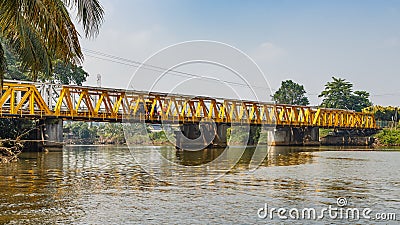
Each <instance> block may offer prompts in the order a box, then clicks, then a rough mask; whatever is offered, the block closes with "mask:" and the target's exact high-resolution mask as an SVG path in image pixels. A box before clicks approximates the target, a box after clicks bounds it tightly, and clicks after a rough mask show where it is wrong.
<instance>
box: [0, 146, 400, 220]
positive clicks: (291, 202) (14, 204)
mask: <svg viewBox="0 0 400 225" xmlns="http://www.w3.org/2000/svg"><path fill="white" fill-rule="evenodd" d="M149 149H153V150H154V149H157V151H159V152H161V153H162V154H161V155H164V156H165V155H167V156H168V157H170V158H171V159H170V160H172V161H174V163H176V164H181V165H185V166H186V167H183V168H182V169H181V170H182V171H180V169H179V167H178V169H176V168H174V169H171V168H169V167H168V166H163V167H160V168H157V169H155V170H154V171H155V172H154V171H153V172H154V173H153V175H154V174H156V175H159V177H157V176H156V177H154V176H152V175H149V173H148V172H146V171H145V169H143V167H142V166H141V165H140V164H139V163H137V162H136V161H135V159H134V157H133V156H132V152H131V151H130V150H129V149H128V148H127V147H124V146H121V147H116V146H66V147H64V149H63V151H59V152H48V153H23V154H21V155H20V161H18V162H16V163H12V164H7V165H0V190H1V191H0V223H1V224H3V223H10V224H54V223H66V224H71V223H73V224H254V223H259V224H271V223H277V224H281V223H289V222H290V223H297V224H308V223H319V224H327V223H335V224H348V223H350V222H356V223H359V224H376V223H378V222H382V224H396V223H398V222H399V221H400V175H399V172H400V151H399V150H400V149H382V150H381V151H369V150H368V149H364V148H336V147H320V148H319V147H310V148H306V147H274V148H271V149H269V150H268V149H267V148H265V151H268V156H267V158H266V159H265V160H264V161H263V162H262V163H261V165H260V166H259V167H258V168H257V169H256V170H254V171H250V170H249V169H248V167H249V161H250V159H251V157H252V153H254V149H252V148H249V149H247V150H246V151H245V154H243V155H242V156H241V158H240V159H239V161H238V162H237V164H236V165H235V166H234V168H232V169H231V170H230V171H229V172H228V173H226V174H224V172H225V171H223V170H222V169H221V170H219V169H218V168H217V167H209V166H206V167H204V166H202V165H206V164H207V163H208V162H210V161H212V160H213V159H214V158H216V156H219V155H221V152H222V151H223V150H221V151H219V150H205V151H201V152H176V150H175V149H174V148H171V147H145V146H143V147H141V148H140V150H141V151H142V150H143V152H144V153H145V152H146V150H149ZM333 150H334V151H333ZM227 151H233V150H232V149H228V150H227ZM134 154H135V153H134ZM233 155H234V154H233ZM168 157H167V158H168ZM224 157H225V158H224V159H225V160H228V161H229V160H230V159H229V157H235V156H230V155H229V154H228V155H226V156H224ZM223 161H224V160H222V161H221V163H223ZM154 162H157V160H154ZM150 164H151V163H150ZM151 165H152V164H151ZM187 167H190V168H195V169H194V170H192V171H191V172H190V173H191V174H190V176H189V177H191V179H194V178H199V177H204V176H205V175H204V174H203V173H205V172H204V171H207V174H206V175H207V176H208V175H210V174H211V175H215V174H218V173H221V172H222V174H221V176H216V177H215V179H213V180H210V181H209V182H205V183H204V182H203V183H198V184H197V183H192V184H193V185H185V184H184V185H174V184H169V183H167V182H166V181H165V179H164V178H166V176H165V175H163V176H161V174H162V173H166V174H167V173H169V174H170V176H171V177H172V176H173V177H185V174H186V175H187V172H188V171H186V169H185V168H187ZM214 169H215V171H211V170H214ZM160 171H161V172H160ZM193 171H195V172H193ZM196 171H197V172H196ZM213 172H215V173H213ZM150 173H151V172H150ZM167 178H168V177H167ZM160 179H161V180H160ZM163 179H164V180H163ZM203 181H204V180H203ZM338 198H339V199H340V200H338ZM338 201H342V202H338ZM339 203H340V204H342V203H345V204H344V205H339V206H341V207H339V206H338V204H339ZM266 206H267V207H266ZM328 207H336V208H339V209H340V208H342V209H346V208H349V207H351V208H357V209H359V210H360V211H361V210H364V209H365V208H369V209H370V210H371V212H370V213H367V214H368V215H367V214H366V216H371V218H368V217H362V218H359V220H357V221H355V220H354V219H355V218H354V217H353V218H348V217H345V216H344V217H343V215H342V218H338V216H337V215H336V216H335V215H333V216H332V215H330V216H328V215H327V214H324V215H325V217H324V218H321V219H313V218H300V219H297V218H296V216H299V217H301V213H300V212H301V211H302V210H303V209H304V208H315V209H316V212H317V214H318V213H319V212H321V211H320V210H321V209H322V208H328ZM271 208H276V209H278V208H281V209H283V210H284V209H286V210H287V211H286V212H285V213H282V214H281V216H283V217H282V218H279V217H278V214H275V215H274V214H273V213H274V212H273V213H272V214H268V213H267V215H265V212H269V210H270V209H271ZM290 209H296V210H297V211H299V214H296V212H297V211H296V210H292V211H291V213H292V214H289V213H288V211H289V210H290ZM337 212H339V211H337ZM321 214H322V213H321ZM378 214H379V215H380V216H381V217H382V215H383V216H385V217H387V218H388V217H390V216H393V214H396V215H395V216H396V219H397V220H395V221H394V220H393V217H391V218H389V219H386V220H383V221H378V220H377V219H375V217H377V215H378ZM271 215H273V216H272V218H271V217H270V216H271ZM284 216H286V217H289V218H287V219H286V218H284ZM290 216H293V217H290ZM317 216H320V215H317ZM264 217H265V218H264ZM352 219H353V220H352Z"/></svg>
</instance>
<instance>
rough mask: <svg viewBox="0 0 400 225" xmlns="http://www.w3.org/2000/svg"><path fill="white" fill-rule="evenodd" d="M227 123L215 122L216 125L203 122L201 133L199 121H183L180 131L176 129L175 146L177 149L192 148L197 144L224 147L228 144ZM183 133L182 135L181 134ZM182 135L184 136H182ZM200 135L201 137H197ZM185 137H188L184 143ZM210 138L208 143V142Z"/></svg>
mask: <svg viewBox="0 0 400 225" xmlns="http://www.w3.org/2000/svg"><path fill="white" fill-rule="evenodd" d="M228 128H229V125H228V124H225V123H217V124H216V127H213V126H212V125H211V124H207V123H203V124H202V129H203V131H204V132H205V134H202V133H201V130H200V127H199V123H185V124H182V125H181V126H180V131H176V133H175V134H176V135H175V136H176V147H177V148H178V149H181V148H183V149H185V148H187V149H192V148H193V147H194V148H197V147H199V146H203V147H218V148H225V147H226V146H227V144H228V140H227V131H228ZM181 134H183V135H181ZM183 136H184V137H183ZM200 136H202V138H200V139H198V138H199V137H200ZM185 137H186V138H187V139H190V141H188V142H187V143H185V140H184V139H185ZM208 140H212V141H211V143H210V144H208V143H209V142H210V141H208Z"/></svg>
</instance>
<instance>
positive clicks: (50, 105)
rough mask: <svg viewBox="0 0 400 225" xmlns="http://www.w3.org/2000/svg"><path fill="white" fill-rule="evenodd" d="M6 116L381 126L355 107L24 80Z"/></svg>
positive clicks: (0, 104)
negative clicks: (293, 103) (221, 97)
mask: <svg viewBox="0 0 400 225" xmlns="http://www.w3.org/2000/svg"><path fill="white" fill-rule="evenodd" d="M0 117H2V118H10V117H12V118H19V117H22V118H33V119H40V118H43V119H45V118H60V119H63V120H83V121H104V122H123V120H125V119H126V120H129V121H146V122H149V123H159V122H161V121H170V122H179V123H196V122H199V121H200V120H202V119H206V120H208V119H209V120H214V121H215V122H216V123H227V124H233V123H235V124H237V123H242V124H243V123H247V124H264V125H271V126H292V127H321V128H340V129H376V128H377V125H376V122H375V119H374V115H373V114H370V113H362V112H354V111H350V110H340V109H326V108H313V107H308V106H294V105H280V104H271V103H264V102H255V101H241V100H232V99H218V98H210V97H196V96H184V95H174V94H165V93H146V92H140V91H127V90H118V89H110V88H99V87H83V86H69V85H59V84H47V83H46V84H43V83H29V82H22V81H21V82H20V81H6V82H5V83H4V86H3V93H2V96H1V98H0Z"/></svg>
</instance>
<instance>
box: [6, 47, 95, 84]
mask: <svg viewBox="0 0 400 225" xmlns="http://www.w3.org/2000/svg"><path fill="white" fill-rule="evenodd" d="M3 46H4V51H5V56H6V60H7V73H6V74H5V78H6V79H11V80H29V81H32V79H31V77H30V76H29V71H27V70H26V69H25V68H23V67H22V62H21V61H20V60H19V59H18V56H17V55H15V54H14V53H13V52H12V51H11V49H9V48H8V47H7V45H5V44H3ZM52 65H53V69H52V71H53V72H52V74H51V75H48V74H47V75H46V74H44V73H42V72H39V77H38V78H39V80H41V81H42V82H52V83H59V84H76V85H82V83H83V82H85V81H86V78H87V77H88V76H89V74H88V73H87V72H86V71H85V70H84V69H83V68H82V66H78V65H74V64H71V63H69V64H65V63H64V62H62V61H61V60H54V61H53V62H52Z"/></svg>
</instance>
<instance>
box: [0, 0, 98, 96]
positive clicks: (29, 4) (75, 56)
mask: <svg viewBox="0 0 400 225" xmlns="http://www.w3.org/2000/svg"><path fill="white" fill-rule="evenodd" d="M68 9H69V10H71V11H73V12H76V14H77V19H78V22H79V23H81V24H82V25H83V30H84V32H85V37H86V38H93V37H95V36H96V35H97V34H98V32H99V28H100V26H101V24H102V22H103V15H104V11H103V8H102V6H101V5H100V3H99V1H98V0H0V38H1V39H2V42H4V43H5V44H7V46H8V47H10V48H11V49H12V50H13V51H14V52H15V53H16V54H17V55H18V56H19V58H20V60H21V61H22V64H23V66H24V67H25V68H27V69H29V70H30V71H31V74H32V78H33V79H36V78H37V74H38V72H42V73H45V74H48V75H49V74H51V71H52V60H55V59H58V60H61V61H63V62H65V63H72V64H75V65H76V64H80V63H81V62H82V61H83V54H82V51H81V47H80V44H79V33H78V31H77V30H76V27H75V25H74V24H73V22H72V21H71V18H70V13H69V11H68ZM5 70H6V62H5V56H4V49H3V46H2V45H1V44H0V90H2V88H3V79H4V73H5ZM0 95H1V91H0Z"/></svg>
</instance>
